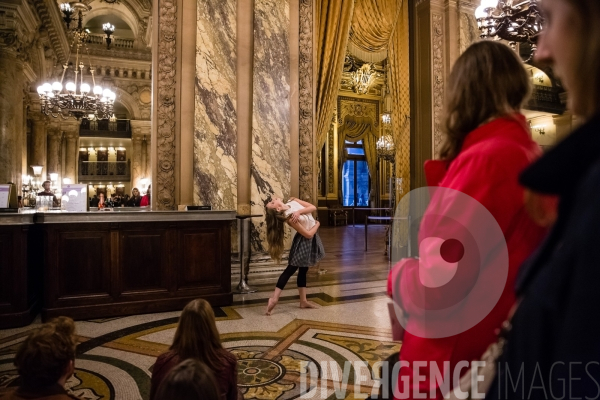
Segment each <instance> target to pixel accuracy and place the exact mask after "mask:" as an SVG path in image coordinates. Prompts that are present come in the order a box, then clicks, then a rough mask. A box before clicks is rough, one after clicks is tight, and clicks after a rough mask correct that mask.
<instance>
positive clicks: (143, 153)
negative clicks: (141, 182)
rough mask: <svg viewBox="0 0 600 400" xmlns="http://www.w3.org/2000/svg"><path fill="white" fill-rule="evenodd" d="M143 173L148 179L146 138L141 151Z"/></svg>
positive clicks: (143, 139)
mask: <svg viewBox="0 0 600 400" xmlns="http://www.w3.org/2000/svg"><path fill="white" fill-rule="evenodd" d="M140 170H141V173H142V175H143V177H144V178H148V175H147V174H146V171H148V143H147V142H146V138H145V137H144V138H142V150H141V168H140Z"/></svg>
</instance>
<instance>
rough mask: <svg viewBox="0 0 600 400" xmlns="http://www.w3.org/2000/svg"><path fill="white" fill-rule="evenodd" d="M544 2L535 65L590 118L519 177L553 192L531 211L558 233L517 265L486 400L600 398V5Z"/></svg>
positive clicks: (594, 0)
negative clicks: (549, 72) (513, 304)
mask: <svg viewBox="0 0 600 400" xmlns="http://www.w3.org/2000/svg"><path fill="white" fill-rule="evenodd" d="M540 4H541V9H542V11H543V13H544V16H545V19H546V24H547V25H546V26H545V28H544V30H543V32H542V34H541V37H540V39H539V42H538V49H537V52H536V59H537V62H538V63H547V64H550V65H552V67H553V69H554V71H556V72H557V74H558V75H559V77H560V79H561V81H562V83H563V85H564V86H565V87H566V89H567V91H568V96H569V97H568V101H569V103H568V105H569V109H570V110H571V111H572V112H573V113H574V114H575V115H577V116H578V118H581V120H583V121H584V124H583V125H582V126H580V127H579V128H578V129H576V130H575V131H574V132H573V133H571V135H570V136H568V137H567V138H566V139H564V140H563V141H562V142H561V143H559V144H558V145H557V146H556V147H554V148H553V149H551V150H550V151H549V152H547V153H546V154H545V155H544V156H543V157H542V158H540V159H539V160H538V161H537V162H536V163H534V164H533V165H532V166H531V167H529V168H528V169H526V170H525V171H524V172H523V174H522V175H521V178H520V181H521V183H522V184H523V185H524V186H526V187H527V188H529V190H530V191H531V192H532V193H533V195H532V196H529V197H530V199H534V200H535V198H536V197H538V198H539V196H540V195H541V196H557V197H558V199H559V202H558V210H557V212H552V211H551V210H546V211H544V209H543V207H539V204H542V203H539V202H538V207H531V208H532V209H533V210H534V211H535V212H536V213H538V214H541V216H542V218H540V219H542V220H545V221H546V222H548V223H552V230H551V232H550V233H549V235H548V236H547V238H546V239H545V241H544V243H543V244H542V245H541V247H540V248H539V249H538V250H537V252H536V253H534V255H533V256H532V257H531V258H530V259H529V260H528V261H527V262H526V263H525V264H524V265H523V266H522V268H521V270H520V273H519V276H518V279H517V283H516V291H517V295H518V296H519V297H520V299H521V301H520V303H519V305H518V308H517V309H516V312H515V313H514V315H513V318H512V320H511V324H512V328H511V330H510V332H509V333H508V336H507V341H506V343H505V345H504V349H503V354H502V356H501V358H500V359H499V362H498V364H497V374H496V378H495V381H494V383H493V384H492V386H491V388H490V390H489V391H488V393H487V395H486V398H487V399H548V398H567V399H591V398H598V397H599V396H600V290H599V286H600V246H599V244H600V23H598V21H600V1H598V0H544V1H543V2H541V3H540ZM534 203H535V201H534ZM544 215H545V216H544Z"/></svg>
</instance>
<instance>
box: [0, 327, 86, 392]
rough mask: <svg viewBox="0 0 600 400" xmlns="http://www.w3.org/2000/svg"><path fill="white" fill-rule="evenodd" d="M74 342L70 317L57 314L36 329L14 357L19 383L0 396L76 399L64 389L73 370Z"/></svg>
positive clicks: (73, 329)
mask: <svg viewBox="0 0 600 400" xmlns="http://www.w3.org/2000/svg"><path fill="white" fill-rule="evenodd" d="M76 345H77V342H76V338H75V324H74V323H73V320H72V319H71V318H67V317H59V318H56V319H53V320H51V321H50V322H48V323H46V324H44V325H42V326H41V327H39V328H37V329H35V330H34V331H33V332H32V333H30V334H29V336H28V337H27V339H25V341H24V342H23V343H22V344H21V346H20V347H19V349H18V350H17V355H16V357H15V361H14V363H15V366H16V367H17V370H18V371H19V379H20V385H19V387H18V388H17V389H16V390H14V391H12V392H8V393H6V395H5V396H4V397H2V399H3V400H21V399H52V400H69V399H76V398H77V397H75V396H72V395H70V394H68V393H67V391H66V390H65V389H64V386H65V383H66V382H67V380H68V379H69V378H70V377H71V375H73V372H74V371H75V347H76Z"/></svg>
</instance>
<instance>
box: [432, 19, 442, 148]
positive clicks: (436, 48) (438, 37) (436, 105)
mask: <svg viewBox="0 0 600 400" xmlns="http://www.w3.org/2000/svg"><path fill="white" fill-rule="evenodd" d="M431 19H432V36H431V39H432V53H433V54H432V59H433V82H432V85H433V153H434V154H437V153H438V150H439V148H440V145H441V143H442V129H441V120H442V112H443V107H444V21H443V17H442V15H440V14H436V13H433V14H432V15H431Z"/></svg>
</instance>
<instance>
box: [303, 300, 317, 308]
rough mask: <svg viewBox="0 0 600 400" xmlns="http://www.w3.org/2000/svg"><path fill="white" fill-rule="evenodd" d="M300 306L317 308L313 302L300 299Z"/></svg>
mask: <svg viewBox="0 0 600 400" xmlns="http://www.w3.org/2000/svg"><path fill="white" fill-rule="evenodd" d="M300 308H317V305H316V304H315V303H311V302H310V301H301V302H300Z"/></svg>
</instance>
